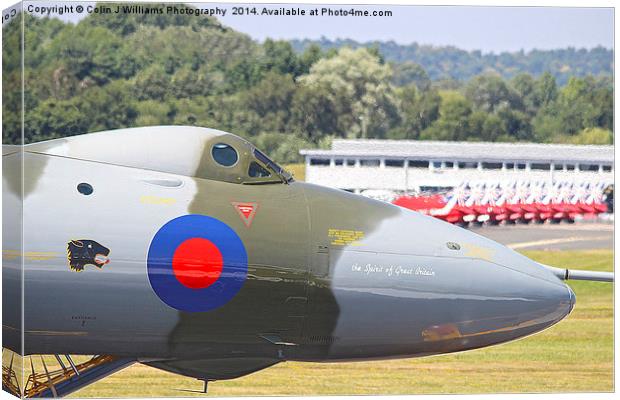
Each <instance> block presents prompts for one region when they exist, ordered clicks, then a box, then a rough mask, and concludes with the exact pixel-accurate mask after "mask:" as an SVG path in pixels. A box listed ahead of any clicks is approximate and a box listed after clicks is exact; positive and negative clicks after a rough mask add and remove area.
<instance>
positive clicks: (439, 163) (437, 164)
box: [433, 161, 441, 169]
mask: <svg viewBox="0 0 620 400" xmlns="http://www.w3.org/2000/svg"><path fill="white" fill-rule="evenodd" d="M433 168H435V169H441V161H433Z"/></svg>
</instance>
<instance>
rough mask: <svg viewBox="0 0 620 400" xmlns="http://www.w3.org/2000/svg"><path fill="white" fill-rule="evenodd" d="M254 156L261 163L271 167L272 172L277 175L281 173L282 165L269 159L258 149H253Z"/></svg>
mask: <svg viewBox="0 0 620 400" xmlns="http://www.w3.org/2000/svg"><path fill="white" fill-rule="evenodd" d="M254 157H256V159H257V160H258V161H260V162H262V163H263V164H265V165H266V166H268V167H269V168H271V169H272V170H273V172H275V173H276V174H278V175H279V174H281V173H282V167H280V166H279V165H278V164H276V163H275V162H273V161H271V158H269V157H267V156H266V155H264V154H263V153H262V152H261V151H260V150H258V149H254Z"/></svg>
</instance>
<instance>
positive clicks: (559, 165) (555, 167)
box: [553, 164, 564, 171]
mask: <svg viewBox="0 0 620 400" xmlns="http://www.w3.org/2000/svg"><path fill="white" fill-rule="evenodd" d="M553 169H554V170H556V171H562V170H563V169H564V166H563V165H562V164H553Z"/></svg>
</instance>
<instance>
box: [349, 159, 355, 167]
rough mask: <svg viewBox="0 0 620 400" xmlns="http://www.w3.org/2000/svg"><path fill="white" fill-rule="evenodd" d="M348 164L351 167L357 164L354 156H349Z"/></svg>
mask: <svg viewBox="0 0 620 400" xmlns="http://www.w3.org/2000/svg"><path fill="white" fill-rule="evenodd" d="M347 165H348V166H349V167H352V166H354V165H355V159H354V158H347Z"/></svg>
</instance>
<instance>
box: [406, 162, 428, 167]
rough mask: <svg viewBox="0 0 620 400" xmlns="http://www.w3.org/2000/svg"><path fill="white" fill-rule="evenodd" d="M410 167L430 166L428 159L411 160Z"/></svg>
mask: <svg viewBox="0 0 620 400" xmlns="http://www.w3.org/2000/svg"><path fill="white" fill-rule="evenodd" d="M409 168H428V161H423V160H409Z"/></svg>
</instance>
